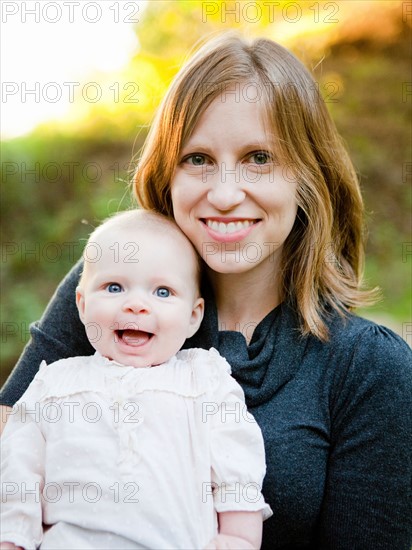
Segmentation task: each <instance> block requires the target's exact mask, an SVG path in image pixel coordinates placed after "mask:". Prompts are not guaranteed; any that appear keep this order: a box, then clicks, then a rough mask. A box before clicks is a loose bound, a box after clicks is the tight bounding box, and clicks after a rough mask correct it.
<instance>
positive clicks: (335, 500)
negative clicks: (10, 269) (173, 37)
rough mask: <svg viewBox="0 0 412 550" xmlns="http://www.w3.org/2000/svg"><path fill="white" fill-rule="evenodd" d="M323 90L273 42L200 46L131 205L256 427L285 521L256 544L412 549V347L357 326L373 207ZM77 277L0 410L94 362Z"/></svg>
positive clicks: (177, 86)
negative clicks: (72, 365)
mask: <svg viewBox="0 0 412 550" xmlns="http://www.w3.org/2000/svg"><path fill="white" fill-rule="evenodd" d="M316 90H317V89H316V86H315V83H314V81H313V79H312V78H311V76H310V75H309V73H308V72H307V71H306V69H305V68H304V67H303V65H302V64H301V63H300V62H299V61H298V60H297V59H296V58H295V57H294V56H293V55H292V54H291V53H290V52H288V51H287V50H285V49H284V48H282V47H281V46H279V45H277V44H275V43H273V42H271V41H269V40H262V39H259V40H256V41H255V42H253V43H252V44H250V45H249V44H248V43H247V42H246V41H244V40H242V39H241V38H238V37H236V36H233V35H224V36H222V37H219V38H217V39H215V40H213V41H211V42H209V43H207V44H205V45H204V46H203V47H202V48H201V49H200V50H199V51H198V52H197V53H196V54H195V55H194V56H193V57H192V59H191V60H190V61H189V62H188V63H187V64H186V66H185V67H183V68H182V70H181V71H180V72H179V74H178V75H177V77H176V79H175V80H174V82H173V83H172V85H171V87H170V89H169V91H168V93H167V94H166V96H165V98H164V100H163V102H162V105H161V106H160V109H159V111H158V113H157V116H156V119H155V121H154V124H153V126H152V128H151V131H150V134H149V136H148V139H147V141H146V144H145V147H144V150H143V154H142V157H141V162H140V164H139V169H138V171H137V173H136V176H135V182H134V183H135V191H136V195H137V197H138V201H139V203H140V204H141V205H142V206H143V207H144V208H148V209H154V210H156V211H159V212H161V213H164V214H167V215H170V216H173V217H174V218H175V219H176V221H177V223H178V225H179V226H180V227H181V229H182V230H183V231H184V233H186V235H187V236H188V237H189V239H190V240H191V241H192V242H193V244H194V246H195V247H196V249H197V251H198V252H199V254H200V255H201V256H202V258H203V260H204V263H205V281H204V297H205V298H206V313H205V317H204V320H203V323H202V326H201V328H200V330H199V332H198V333H197V334H196V335H195V336H194V337H192V338H190V339H189V340H187V341H186V343H185V347H203V348H206V349H208V348H210V347H211V346H213V347H215V348H217V349H218V350H219V351H220V353H221V354H222V355H223V356H224V357H226V358H227V360H228V361H229V363H230V364H231V366H232V370H233V375H234V377H235V378H236V379H237V380H238V382H239V383H240V384H241V385H242V387H243V389H244V391H245V394H246V401H247V405H248V407H249V408H250V411H251V413H252V414H253V415H254V417H255V418H256V420H257V422H258V423H259V425H260V427H261V429H262V432H263V436H264V439H265V450H266V462H267V474H266V478H265V481H264V485H263V493H264V496H265V499H266V501H267V502H268V504H269V505H270V506H271V508H272V510H273V513H274V514H273V517H272V518H271V519H269V520H268V521H266V522H265V524H264V533H263V543H262V548H264V549H275V548H284V549H286V548H287V549H296V550H297V549H301V550H303V549H305V550H307V549H326V548H328V549H348V550H349V549H351V550H353V549H356V548H358V549H363V550H364V549H369V548H370V549H374V550H377V549H388V550H389V549H391V550H393V549H395V548H396V549H399V550H401V549H405V550H406V549H409V545H410V536H411V523H410V518H411V516H412V514H411V507H410V494H409V491H410V475H411V459H410V457H411V441H412V427H411V418H410V410H411V409H412V407H411V405H412V403H411V395H412V377H411V372H412V370H411V351H410V349H409V348H408V346H407V345H406V344H405V343H404V342H403V340H402V339H401V338H399V337H398V336H396V335H395V334H394V333H392V332H391V331H390V330H388V329H386V328H383V327H380V326H377V325H375V324H373V323H371V322H369V321H366V320H364V319H361V318H359V317H356V316H354V315H353V314H352V313H351V309H352V308H354V307H356V306H359V305H361V304H365V303H367V302H368V301H370V299H371V293H367V292H365V291H362V290H361V288H360V285H361V271H362V260H363V245H362V228H363V227H362V214H363V205H362V199H361V196H360V191H359V184H358V181H357V179H356V175H355V172H354V170H353V167H352V165H351V162H350V160H349V158H348V156H347V154H346V152H345V150H344V148H343V146H342V144H341V142H340V138H339V136H338V134H337V131H336V129H335V127H334V125H333V123H332V121H331V119H330V117H329V115H328V113H327V110H326V108H325V105H324V103H323V100H322V99H321V97H320V96H319V94H318V93H317V91H316ZM80 269H81V268H80V267H79V266H77V267H76V268H75V269H74V270H72V272H71V273H70V274H69V275H68V276H67V278H66V279H65V281H63V283H62V284H61V286H60V287H59V289H58V290H57V293H56V295H55V297H54V298H53V300H52V302H51V303H50V305H49V307H48V309H47V310H46V312H45V314H44V316H43V318H42V320H41V321H40V322H39V323H37V324H36V325H34V326H33V328H32V341H31V343H30V344H29V345H28V347H27V348H26V350H25V353H24V354H23V356H22V358H21V359H20V362H19V364H18V366H17V367H16V369H15V371H14V373H13V375H12V376H11V378H10V379H9V381H8V382H7V384H6V386H5V388H4V390H3V394H2V403H4V404H6V405H12V404H13V402H14V401H15V400H16V399H17V398H18V397H19V395H21V393H22V392H23V391H24V389H25V387H26V385H27V384H28V383H29V382H30V380H31V379H32V377H33V376H34V374H35V372H36V370H37V368H38V364H39V363H40V360H41V359H45V360H46V361H47V362H51V361H54V360H56V359H59V358H61V357H66V356H69V355H73V354H77V355H83V354H87V353H89V354H90V353H92V352H93V351H92V349H91V348H90V347H89V346H88V343H87V340H86V337H85V335H84V330H83V328H82V325H81V322H80V320H79V319H78V315H77V312H76V305H75V287H76V285H77V282H78V277H79V272H80ZM63 314H64V323H61V320H62V315H63Z"/></svg>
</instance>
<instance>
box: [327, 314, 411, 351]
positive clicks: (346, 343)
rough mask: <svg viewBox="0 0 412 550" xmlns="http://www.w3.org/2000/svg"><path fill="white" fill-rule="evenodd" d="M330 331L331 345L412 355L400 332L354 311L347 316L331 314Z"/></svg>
mask: <svg viewBox="0 0 412 550" xmlns="http://www.w3.org/2000/svg"><path fill="white" fill-rule="evenodd" d="M328 328H329V332H330V338H329V345H332V346H333V347H337V346H343V347H344V348H346V349H349V348H350V347H351V348H352V349H353V350H358V351H362V350H363V351H365V352H368V351H370V352H373V353H375V354H376V353H379V354H383V355H386V356H390V355H391V354H395V355H399V354H401V355H402V356H405V357H409V358H411V357H412V350H411V348H410V347H409V346H408V344H407V343H406V342H405V340H404V339H403V338H401V336H399V334H396V333H395V332H394V331H393V330H391V329H389V328H387V327H385V326H383V325H380V324H377V323H375V322H374V321H371V320H369V319H365V318H364V317H360V316H358V315H356V314H354V313H349V314H347V315H346V316H345V317H341V316H339V315H333V316H331V318H330V320H329V322H328Z"/></svg>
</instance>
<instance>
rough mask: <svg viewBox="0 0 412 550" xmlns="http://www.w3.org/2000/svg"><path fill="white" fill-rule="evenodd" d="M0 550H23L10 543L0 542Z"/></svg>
mask: <svg viewBox="0 0 412 550" xmlns="http://www.w3.org/2000/svg"><path fill="white" fill-rule="evenodd" d="M0 550H23V548H22V547H21V546H16V545H15V544H13V543H12V542H0Z"/></svg>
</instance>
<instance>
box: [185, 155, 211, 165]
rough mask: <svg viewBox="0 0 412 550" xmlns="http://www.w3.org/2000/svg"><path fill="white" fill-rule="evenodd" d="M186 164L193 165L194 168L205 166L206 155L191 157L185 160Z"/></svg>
mask: <svg viewBox="0 0 412 550" xmlns="http://www.w3.org/2000/svg"><path fill="white" fill-rule="evenodd" d="M184 162H187V163H188V164H192V165H193V166H203V165H204V164H206V157H205V155H190V156H189V157H186V158H185V159H184Z"/></svg>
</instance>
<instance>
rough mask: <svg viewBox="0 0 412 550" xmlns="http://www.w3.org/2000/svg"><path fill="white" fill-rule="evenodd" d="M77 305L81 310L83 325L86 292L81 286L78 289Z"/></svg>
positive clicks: (80, 315)
mask: <svg viewBox="0 0 412 550" xmlns="http://www.w3.org/2000/svg"><path fill="white" fill-rule="evenodd" d="M76 305H77V309H78V310H79V317H80V319H81V321H82V323H84V305H85V302H84V292H83V289H82V288H80V287H79V286H78V287H77V288H76Z"/></svg>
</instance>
